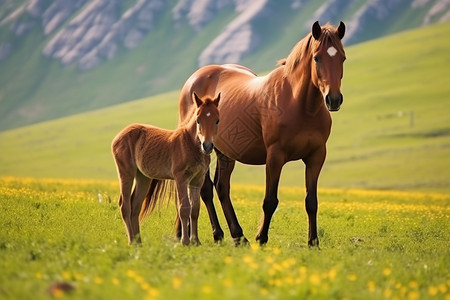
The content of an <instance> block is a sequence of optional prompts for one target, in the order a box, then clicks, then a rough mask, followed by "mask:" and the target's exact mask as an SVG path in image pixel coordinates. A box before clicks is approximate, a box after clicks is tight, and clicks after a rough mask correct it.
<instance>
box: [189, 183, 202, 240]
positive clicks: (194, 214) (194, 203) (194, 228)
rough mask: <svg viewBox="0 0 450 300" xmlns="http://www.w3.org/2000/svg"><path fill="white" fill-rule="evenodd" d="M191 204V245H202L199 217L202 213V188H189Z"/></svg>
mask: <svg viewBox="0 0 450 300" xmlns="http://www.w3.org/2000/svg"><path fill="white" fill-rule="evenodd" d="M189 202H190V204H191V216H190V225H191V237H190V243H191V244H192V245H200V240H199V239H198V216H199V213H200V186H193V185H191V186H189Z"/></svg>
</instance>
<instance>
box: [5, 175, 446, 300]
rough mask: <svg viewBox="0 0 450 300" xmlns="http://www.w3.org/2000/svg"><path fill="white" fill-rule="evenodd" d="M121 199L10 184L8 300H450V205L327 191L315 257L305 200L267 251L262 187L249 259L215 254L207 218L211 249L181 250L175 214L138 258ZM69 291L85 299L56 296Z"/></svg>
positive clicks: (156, 217) (231, 251)
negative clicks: (261, 235) (260, 230)
mask: <svg viewBox="0 0 450 300" xmlns="http://www.w3.org/2000/svg"><path fill="white" fill-rule="evenodd" d="M99 194H100V195H101V199H102V201H101V202H99ZM117 194H118V185H117V183H116V182H109V181H88V180H49V179H39V180H36V179H26V178H22V179H18V178H12V177H2V178H0V198H1V199H2V200H1V202H0V211H1V214H2V217H1V218H0V227H1V228H2V230H1V231H0V270H1V272H0V298H1V299H49V298H50V297H51V296H52V297H55V298H62V297H67V299H177V298H178V299H225V298H226V299H306V298H313V299H410V300H413V299H450V278H449V273H448V269H449V266H450V251H449V246H450V245H449V241H450V230H449V221H450V220H449V218H450V196H448V195H444V194H430V193H426V194H425V193H418V192H416V193H408V192H388V191H373V190H352V189H350V190H342V189H323V190H322V191H321V193H320V199H321V204H320V212H319V237H320V241H321V248H320V250H317V249H308V248H307V246H306V244H307V243H306V235H307V221H306V213H305V212H304V209H303V201H302V199H303V196H304V195H303V190H301V189H297V188H282V189H281V191H280V198H281V199H282V201H281V202H280V205H279V208H278V210H277V212H276V213H275V216H274V220H273V222H272V225H271V230H270V233H269V243H268V245H267V246H265V247H262V248H261V247H259V246H258V245H257V244H256V243H255V242H254V236H255V234H256V230H257V226H258V220H259V217H260V211H261V209H260V204H261V203H260V201H261V198H262V195H263V188H262V187H257V186H235V187H234V204H235V207H236V211H237V215H238V217H239V219H240V221H241V225H242V226H243V229H244V233H245V234H246V236H247V237H248V238H249V239H250V240H251V244H250V246H249V247H238V248H236V247H234V246H233V242H232V240H231V238H230V235H229V233H228V230H227V232H226V238H225V240H224V241H223V243H222V244H219V245H217V244H214V242H213V239H212V234H211V229H210V227H209V222H208V220H207V216H206V213H204V211H205V210H202V213H201V216H200V222H199V226H200V227H199V235H200V239H201V241H202V243H203V245H202V246H199V247H183V246H180V245H179V244H178V242H177V241H176V240H175V239H174V237H173V231H172V221H173V219H174V217H175V210H174V206H172V205H169V206H167V207H163V208H161V210H160V211H158V212H156V213H154V214H153V215H151V216H150V218H149V219H147V220H146V221H145V222H144V224H143V228H142V235H143V243H144V244H143V246H142V247H130V246H128V245H127V239H126V235H125V228H124V225H123V223H122V220H121V218H120V213H119V210H118V208H117V201H116V198H117V197H116V196H117ZM219 215H220V218H221V221H222V225H225V224H226V223H225V222H224V220H223V214H222V213H219ZM224 229H226V228H224ZM62 282H64V283H68V284H70V286H71V287H73V288H74V290H73V291H72V292H65V291H64V290H63V289H58V288H53V289H52V288H51V287H52V285H54V284H55V283H62ZM69 294H70V295H69Z"/></svg>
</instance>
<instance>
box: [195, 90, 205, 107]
mask: <svg viewBox="0 0 450 300" xmlns="http://www.w3.org/2000/svg"><path fill="white" fill-rule="evenodd" d="M193 98H194V100H195V103H196V104H197V107H200V106H201V105H202V104H203V101H202V99H200V98H199V97H198V96H197V94H196V93H195V92H194V97H193Z"/></svg>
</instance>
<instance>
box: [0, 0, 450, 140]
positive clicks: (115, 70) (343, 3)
mask: <svg viewBox="0 0 450 300" xmlns="http://www.w3.org/2000/svg"><path fill="white" fill-rule="evenodd" d="M449 19H450V2H449V1H445V0H414V1H410V0H322V1H311V0H310V1H308V0H284V1H279V0H251V1H250V0H240V1H238V0H169V1H165V0H135V1H133V0H71V1H64V0H55V1H49V0H21V1H18V0H4V1H1V2H0V131H1V130H5V129H8V128H14V127H18V126H23V125H26V124H32V123H36V122H40V121H44V120H49V119H54V118H58V117H62V116H66V115H70V114H74V113H79V112H83V111H89V110H92V109H96V108H100V107H106V106H109V105H113V104H116V103H121V102H126V101H130V100H132V99H137V98H141V97H145V96H150V95H155V94H158V93H161V92H164V91H169V90H174V89H178V88H180V87H181V85H182V84H183V82H184V81H185V79H186V78H187V77H188V76H189V74H191V73H192V72H193V71H194V70H195V69H197V68H198V67H199V66H201V65H204V64H210V63H224V62H228V63H231V62H235V63H241V64H245V65H247V66H249V67H251V68H252V69H254V70H255V71H257V72H261V71H264V70H267V69H270V68H272V67H273V66H274V64H275V62H276V60H278V59H279V58H282V57H284V56H285V55H287V54H288V53H289V51H290V49H291V48H292V46H293V45H294V44H295V42H297V41H298V40H299V39H301V38H302V37H303V36H304V35H305V34H306V33H307V32H308V31H309V30H310V27H311V24H312V23H313V22H314V21H315V20H319V21H320V22H321V23H326V22H328V21H329V22H331V23H333V24H338V22H339V21H340V20H343V21H344V22H345V23H346V24H347V34H346V37H345V38H344V42H345V44H346V45H351V44H355V43H359V42H362V41H366V40H370V39H373V38H377V37H381V36H385V35H389V34H392V33H395V32H398V31H402V30H405V29H411V28H416V27H420V26H424V25H428V24H432V23H436V22H444V21H446V20H449Z"/></svg>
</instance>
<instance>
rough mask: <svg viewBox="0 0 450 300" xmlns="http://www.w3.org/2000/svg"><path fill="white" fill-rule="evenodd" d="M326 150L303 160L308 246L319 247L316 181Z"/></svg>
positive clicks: (322, 149) (323, 149)
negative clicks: (304, 167)
mask: <svg viewBox="0 0 450 300" xmlns="http://www.w3.org/2000/svg"><path fill="white" fill-rule="evenodd" d="M325 156H326V148H325V146H323V148H321V149H319V150H317V151H316V152H314V153H312V154H311V155H309V156H308V157H307V158H305V159H303V161H304V163H305V165H306V171H305V172H306V173H305V184H306V198H305V208H306V213H307V214H308V223H309V229H308V246H310V247H314V246H316V247H319V238H318V237H317V210H318V204H317V180H318V179H319V174H320V171H321V169H322V166H323V163H324V161H325Z"/></svg>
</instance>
